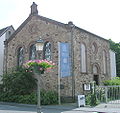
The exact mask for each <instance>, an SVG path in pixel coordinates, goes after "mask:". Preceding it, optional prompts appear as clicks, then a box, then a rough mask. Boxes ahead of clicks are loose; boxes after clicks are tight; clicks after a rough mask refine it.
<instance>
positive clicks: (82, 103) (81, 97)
mask: <svg viewBox="0 0 120 113" xmlns="http://www.w3.org/2000/svg"><path fill="white" fill-rule="evenodd" d="M84 106H85V95H78V107H84Z"/></svg>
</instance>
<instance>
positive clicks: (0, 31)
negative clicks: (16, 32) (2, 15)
mask: <svg viewBox="0 0 120 113" xmlns="http://www.w3.org/2000/svg"><path fill="white" fill-rule="evenodd" d="M10 27H12V28H13V26H12V25H11V26H8V27H5V28H3V29H1V30H0V36H2V35H3V34H4V33H5V32H6V31H7V30H8V29H9V28H10ZM13 29H14V28H13Z"/></svg>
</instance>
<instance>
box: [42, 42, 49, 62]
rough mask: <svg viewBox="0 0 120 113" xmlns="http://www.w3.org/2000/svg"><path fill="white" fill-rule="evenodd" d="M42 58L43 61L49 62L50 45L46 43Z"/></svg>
mask: <svg viewBox="0 0 120 113" xmlns="http://www.w3.org/2000/svg"><path fill="white" fill-rule="evenodd" d="M43 52H44V53H43V57H44V59H46V60H48V61H50V60H51V43H50V42H46V43H45V45H44V51H43Z"/></svg>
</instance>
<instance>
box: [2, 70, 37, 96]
mask: <svg viewBox="0 0 120 113" xmlns="http://www.w3.org/2000/svg"><path fill="white" fill-rule="evenodd" d="M36 86H37V84H36V79H35V78H34V77H33V73H32V72H28V71H26V69H25V68H18V69H17V70H14V71H13V72H11V73H7V74H4V75H3V87H4V89H5V92H9V93H10V92H11V93H13V94H14V95H27V94H30V93H31V92H33V90H35V89H36Z"/></svg>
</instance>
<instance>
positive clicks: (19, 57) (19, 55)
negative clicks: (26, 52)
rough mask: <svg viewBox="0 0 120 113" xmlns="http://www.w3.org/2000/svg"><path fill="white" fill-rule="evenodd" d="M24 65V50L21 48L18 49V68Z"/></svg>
mask: <svg viewBox="0 0 120 113" xmlns="http://www.w3.org/2000/svg"><path fill="white" fill-rule="evenodd" d="M22 64H23V48H22V47H20V48H19V49H18V66H21V65H22Z"/></svg>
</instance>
